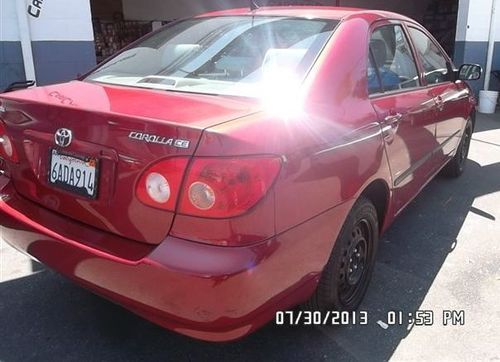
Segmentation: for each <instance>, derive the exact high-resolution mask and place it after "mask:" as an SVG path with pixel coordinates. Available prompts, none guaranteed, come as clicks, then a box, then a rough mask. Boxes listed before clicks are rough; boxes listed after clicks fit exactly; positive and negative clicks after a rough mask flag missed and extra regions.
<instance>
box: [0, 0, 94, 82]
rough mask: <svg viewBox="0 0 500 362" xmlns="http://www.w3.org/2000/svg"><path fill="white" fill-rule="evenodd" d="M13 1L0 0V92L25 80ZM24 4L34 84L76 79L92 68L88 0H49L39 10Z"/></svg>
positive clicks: (92, 38)
mask: <svg viewBox="0 0 500 362" xmlns="http://www.w3.org/2000/svg"><path fill="white" fill-rule="evenodd" d="M15 1H24V0H0V89H2V88H4V87H6V86H7V85H8V84H10V83H12V82H14V81H20V80H24V79H25V75H24V65H23V57H22V52H21V43H20V34H19V25H18V20H17V19H18V16H17V7H16V4H15ZM30 3H31V2H29V1H27V2H26V12H28V10H29V12H31V13H32V14H34V15H37V16H36V17H35V16H32V15H28V19H29V26H30V34H31V40H32V49H33V58H34V63H35V73H36V78H37V79H36V81H37V84H38V85H46V84H51V83H58V82H64V81H68V80H71V79H74V78H76V76H77V75H78V74H80V73H83V72H85V71H87V70H89V69H90V68H91V67H92V66H94V65H95V50H94V36H93V31H92V22H91V12H90V4H89V1H88V0H72V1H71V2H68V1H67V0H50V1H44V2H42V6H41V9H36V8H33V7H31V8H29V4H30Z"/></svg>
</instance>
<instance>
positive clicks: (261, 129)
mask: <svg viewBox="0 0 500 362" xmlns="http://www.w3.org/2000/svg"><path fill="white" fill-rule="evenodd" d="M480 74H481V68H480V67H479V66H476V65H464V66H463V67H462V68H461V69H460V70H456V69H455V66H454V65H453V63H452V62H451V60H450V58H449V57H448V56H447V55H446V54H445V52H444V51H443V50H442V48H441V47H440V46H439V44H438V43H437V42H436V41H435V40H434V39H433V38H432V36H431V35H430V34H429V33H428V32H427V31H426V30H425V29H423V28H422V27H421V26H420V25H418V24H417V23H415V22H414V21H413V20H411V19H408V18H406V17H403V16H400V15H396V14H392V13H387V12H380V11H364V10H356V9H344V8H326V7H321V8H319V7H287V8H261V9H258V10H255V11H251V10H250V9H239V10H231V11H225V12H218V13H210V14H207V15H203V16H200V17H197V18H193V19H188V20H184V21H180V22H177V23H175V24H173V25H169V26H167V27H165V28H163V29H161V30H160V31H157V32H155V33H153V34H151V35H149V36H147V37H146V38H144V39H142V40H140V41H138V42H136V43H135V44H133V45H132V46H130V47H128V48H127V49H125V50H124V51H123V52H121V53H120V54H119V55H117V56H116V57H114V58H112V59H110V60H108V61H107V62H105V63H104V64H101V65H100V66H99V67H97V68H96V69H95V70H93V71H92V72H90V73H89V74H87V75H86V76H84V77H82V78H81V79H80V80H78V81H73V82H69V83H66V84H61V85H54V86H47V87H40V88H34V89H28V90H23V91H18V92H13V93H6V94H3V95H2V96H1V97H0V102H1V104H0V157H1V158H0V220H1V221H0V223H1V224H2V229H1V231H2V235H3V238H4V239H5V241H6V242H8V243H9V244H11V245H12V246H14V247H15V248H17V249H19V250H21V251H23V252H25V253H27V254H29V255H31V256H32V257H33V258H35V259H36V260H39V261H40V262H42V263H44V264H46V265H47V266H49V267H50V268H52V269H54V270H56V271H58V272H60V273H62V274H64V275H66V276H67V277H69V278H71V279H73V280H74V281H75V282H77V283H79V284H80V285H82V286H84V287H86V288H88V289H90V290H92V291H94V292H95V293H98V294H100V295H102V296H104V297H106V298H109V299H111V300H113V301H115V302H116V303H119V304H121V305H123V306H125V307H126V308H128V309H130V310H132V311H134V312H135V313H137V314H140V315H142V316H143V317H145V318H147V319H149V320H151V321H153V322H156V323H158V324H160V325H162V326H164V327H166V328H169V329H172V330H175V331H176V332H179V333H182V334H185V335H189V336H192V337H195V338H200V339H204V340H211V341H225V340H232V339H236V338H240V337H242V336H245V335H247V334H249V333H250V332H252V331H254V330H255V329H257V328H258V327H260V326H262V325H263V324H265V323H266V322H267V321H269V320H271V319H273V318H274V315H275V313H276V311H277V310H283V309H287V308H291V307H294V306H296V305H299V304H305V306H306V307H307V308H311V309H313V310H318V311H328V310H337V311H351V310H354V309H356V308H357V307H358V305H359V304H360V302H361V300H362V298H363V295H364V294H365V291H366V289H367V286H368V282H369V279H370V275H371V274H372V270H373V266H374V259H375V253H376V249H377V241H378V239H379V235H380V234H381V233H382V232H384V230H386V229H387V227H388V226H389V225H390V224H391V223H392V221H393V220H394V218H395V217H396V216H397V215H398V214H399V213H400V212H401V210H402V209H403V208H404V207H405V206H406V205H407V204H408V203H409V202H410V201H411V200H412V199H413V198H414V197H415V196H416V195H417V194H418V192H419V191H420V190H421V189H422V188H423V187H424V186H425V185H426V184H427V183H428V182H429V181H430V180H431V179H432V178H433V176H434V175H436V174H437V173H438V172H440V171H441V170H442V169H443V168H444V171H446V173H448V174H449V175H452V176H459V175H460V174H461V173H462V172H463V169H464V166H465V161H466V159H467V153H468V148H469V143H470V139H471V135H472V132H473V128H474V109H475V98H474V96H473V94H472V92H471V90H470V89H469V87H468V86H467V85H466V83H465V82H464V81H463V80H471V79H478V78H479V77H480ZM54 297H57V296H54Z"/></svg>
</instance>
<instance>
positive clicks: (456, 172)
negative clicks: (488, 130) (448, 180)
mask: <svg viewBox="0 0 500 362" xmlns="http://www.w3.org/2000/svg"><path fill="white" fill-rule="evenodd" d="M472 128H473V127H472V121H470V120H469V121H468V122H467V125H466V126H465V132H464V134H463V136H462V140H461V141H460V145H459V146H458V150H457V154H456V155H455V157H453V159H452V160H451V161H450V162H449V163H448V164H447V165H446V167H445V168H444V169H443V174H444V175H445V176H448V177H453V178H456V177H460V176H461V175H462V174H463V173H464V171H465V165H466V164H467V158H468V156H469V149H470V144H471V141H472Z"/></svg>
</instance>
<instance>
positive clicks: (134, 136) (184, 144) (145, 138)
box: [128, 132, 191, 148]
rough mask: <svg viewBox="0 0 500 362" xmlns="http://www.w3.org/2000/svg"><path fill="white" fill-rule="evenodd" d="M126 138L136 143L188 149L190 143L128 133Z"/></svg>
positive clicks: (144, 134) (138, 133)
mask: <svg viewBox="0 0 500 362" xmlns="http://www.w3.org/2000/svg"><path fill="white" fill-rule="evenodd" d="M128 138H130V139H132V140H136V141H142V142H146V143H156V144H158V145H164V146H172V147H177V148H189V145H190V144H191V142H190V141H188V140H182V139H176V138H170V137H165V136H158V135H154V134H148V133H142V132H130V133H129V135H128Z"/></svg>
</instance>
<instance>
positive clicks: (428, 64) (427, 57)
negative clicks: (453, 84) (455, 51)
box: [409, 27, 451, 84]
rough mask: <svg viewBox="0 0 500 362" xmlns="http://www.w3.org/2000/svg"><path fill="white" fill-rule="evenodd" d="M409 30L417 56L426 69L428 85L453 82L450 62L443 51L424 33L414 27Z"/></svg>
mask: <svg viewBox="0 0 500 362" xmlns="http://www.w3.org/2000/svg"><path fill="white" fill-rule="evenodd" d="M409 29H410V36H411V38H412V39H413V44H414V45H415V48H416V51H417V56H418V57H419V59H420V61H421V63H422V65H423V67H424V71H425V80H426V81H427V84H436V83H443V82H449V81H451V78H450V71H449V69H448V61H447V60H446V58H445V57H444V55H443V54H442V53H441V50H440V49H439V48H438V47H437V46H436V44H435V43H434V42H433V41H432V40H431V39H430V38H429V37H428V36H427V35H426V34H425V33H424V32H422V31H420V30H418V29H415V28H412V27H410V28H409Z"/></svg>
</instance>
